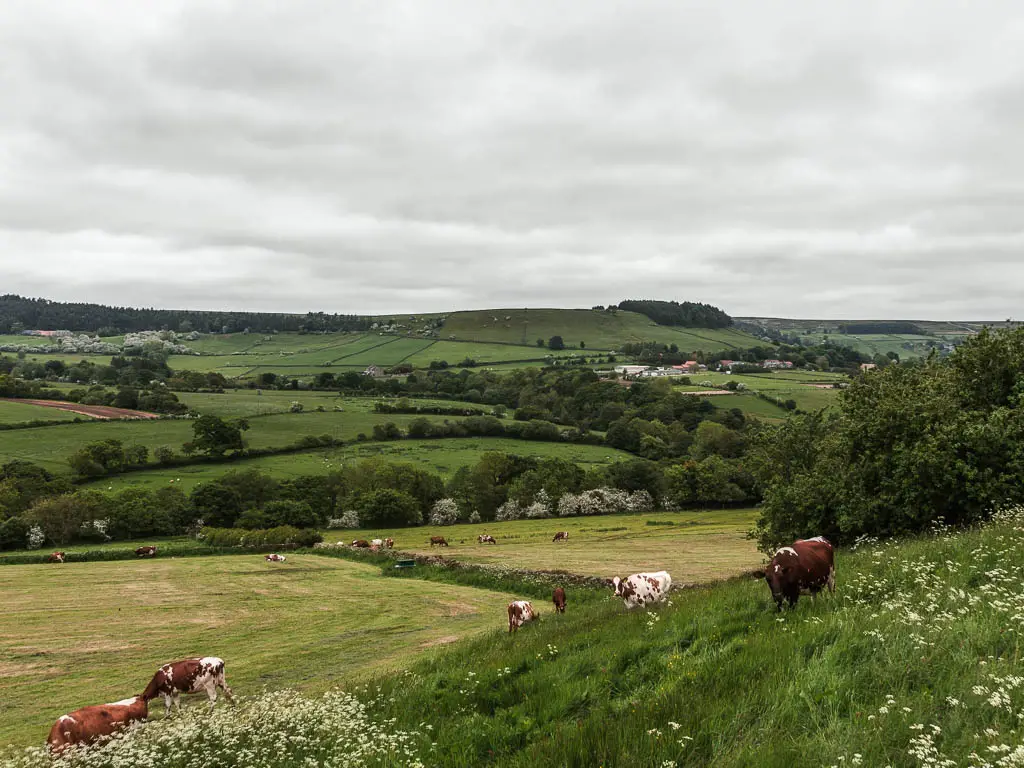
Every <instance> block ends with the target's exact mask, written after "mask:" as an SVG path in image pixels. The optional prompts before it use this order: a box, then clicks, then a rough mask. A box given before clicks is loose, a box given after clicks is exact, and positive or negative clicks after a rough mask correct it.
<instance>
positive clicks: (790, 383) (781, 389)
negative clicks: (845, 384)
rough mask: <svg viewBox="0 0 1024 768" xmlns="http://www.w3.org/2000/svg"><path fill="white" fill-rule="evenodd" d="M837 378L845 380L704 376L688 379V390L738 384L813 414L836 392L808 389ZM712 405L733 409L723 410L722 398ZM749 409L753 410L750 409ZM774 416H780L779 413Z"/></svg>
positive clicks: (831, 400)
mask: <svg viewBox="0 0 1024 768" xmlns="http://www.w3.org/2000/svg"><path fill="white" fill-rule="evenodd" d="M837 378H839V379H845V378H846V377H834V376H829V375H828V374H820V373H815V374H813V375H804V374H803V373H802V372H799V371H797V372H792V371H790V372H786V373H773V374H764V375H756V376H748V375H742V374H726V373H712V372H705V373H695V374H692V375H691V376H690V382H691V386H690V389H694V388H701V387H700V383H701V382H711V383H712V384H714V385H715V386H721V385H722V384H725V383H727V382H729V381H736V382H742V383H743V384H745V385H746V386H747V389H749V390H751V391H753V392H763V393H764V394H766V395H770V396H771V397H780V398H782V399H783V400H789V399H793V400H796V404H797V407H798V408H800V409H801V410H805V411H816V410H818V409H820V408H827V407H829V406H830V405H832V404H833V403H834V402H835V398H836V397H837V396H838V394H839V390H838V389H818V388H817V387H814V386H811V385H812V384H815V383H830V382H832V381H835V380H837ZM713 402H714V403H715V405H717V406H720V407H729V408H731V407H733V406H732V405H728V406H726V403H727V402H728V399H727V398H724V397H722V398H713ZM763 406H768V408H769V409H771V408H773V406H772V405H771V404H770V403H763V405H762V406H757V407H758V408H761V407H763ZM751 407H752V408H753V406H751ZM744 410H746V409H744ZM751 412H752V413H754V412H755V411H753V410H752V411H751ZM762 413H763V415H768V413H767V412H766V411H763V412H762ZM776 415H784V414H783V413H782V412H781V411H779V413H778V414H776Z"/></svg>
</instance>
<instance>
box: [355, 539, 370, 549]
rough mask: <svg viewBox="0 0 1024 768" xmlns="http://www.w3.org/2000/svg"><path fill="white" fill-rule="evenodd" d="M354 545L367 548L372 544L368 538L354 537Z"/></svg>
mask: <svg viewBox="0 0 1024 768" xmlns="http://www.w3.org/2000/svg"><path fill="white" fill-rule="evenodd" d="M352 546H353V547H358V548H359V549H366V548H368V547H369V546H370V542H368V541H367V540H366V539H353V540H352Z"/></svg>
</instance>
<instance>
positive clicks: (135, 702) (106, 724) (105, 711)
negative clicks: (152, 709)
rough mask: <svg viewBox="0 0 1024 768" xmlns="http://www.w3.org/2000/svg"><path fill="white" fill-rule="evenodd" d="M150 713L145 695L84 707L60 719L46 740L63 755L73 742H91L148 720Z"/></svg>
mask: <svg viewBox="0 0 1024 768" xmlns="http://www.w3.org/2000/svg"><path fill="white" fill-rule="evenodd" d="M148 715H149V705H148V701H147V699H146V698H145V697H143V696H133V697H132V698H130V699H124V700H123V701H115V702H114V703H113V704H97V705H95V706H91V707H82V708H81V709H76V710H75V711H74V712H69V713H68V714H66V715H61V716H60V717H59V718H57V722H55V723H54V724H53V727H52V728H51V729H50V735H49V736H47V737H46V743H47V744H48V745H49V747H50V750H51V751H52V752H54V753H56V754H60V753H61V752H63V751H64V750H65V749H66V748H67V747H69V746H71V745H72V744H91V743H92V742H94V741H96V740H97V739H100V738H102V737H104V736H110V735H111V734H113V733H114V732H115V731H116V730H118V729H119V728H124V727H125V726H127V725H128V724H129V723H132V722H134V721H136V720H145V719H146V717H147V716H148Z"/></svg>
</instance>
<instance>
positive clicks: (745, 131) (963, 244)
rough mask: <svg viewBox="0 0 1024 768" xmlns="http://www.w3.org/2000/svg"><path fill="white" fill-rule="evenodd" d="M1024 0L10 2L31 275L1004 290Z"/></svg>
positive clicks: (357, 283) (408, 297)
mask: <svg viewBox="0 0 1024 768" xmlns="http://www.w3.org/2000/svg"><path fill="white" fill-rule="evenodd" d="M1014 9H1015V6H1014V5H1012V3H1011V0H1005V1H1004V2H983V3H975V4H971V6H970V7H967V6H963V5H962V4H959V3H953V2H936V3H930V4H928V6H927V7H924V6H921V5H920V4H918V3H911V2H893V1H883V0H878V1H877V2H869V3H858V4H828V5H827V6H825V5H820V6H816V5H812V6H808V5H807V4H792V3H788V2H760V1H758V2H754V1H753V0H750V1H749V2H740V1H739V0H728V1H727V2H722V3H715V4H698V3H672V4H668V3H654V2H625V0H622V1H621V2H620V1H617V0H595V1H594V2H592V3H587V4H586V5H585V6H583V5H579V6H564V5H562V6H559V5H552V4H550V3H541V2H523V3H516V4H514V5H496V4H490V3H486V4H485V3H474V2H470V1H469V0H464V1H463V0H443V1H441V0H439V2H435V3H430V4H424V3H417V2H412V1H411V0H407V1H406V2H400V3H389V4H373V3H341V4H339V3H335V2H328V1H327V0H315V1H313V2H309V3H303V4H302V5H301V6H296V5H294V4H292V5H288V4H280V3H276V2H270V0H255V1H253V2H247V3H241V2H238V0H224V2H218V3H208V2H200V0H175V1H174V2H171V1H170V0H168V1H167V2H161V3H159V4H137V3H131V2H127V0H123V1H122V0H118V1H117V2H114V1H113V0H112V2H111V3H109V4H106V3H105V4H103V5H102V6H98V7H97V6H92V7H90V8H88V9H86V8H84V7H83V6H82V5H81V4H80V3H76V2H74V1H73V0H54V2H52V3H46V4H38V3H30V2H29V0H19V1H16V2H12V3H7V4H4V6H3V7H2V8H0V71H2V72H3V77H4V82H5V87H4V89H3V91H2V92H0V288H2V290H4V291H16V292H21V293H25V294H30V295H43V296H49V297H53V298H58V299H77V300H95V301H105V302H111V303H118V304H123V303H139V304H146V305H162V306H186V307H204V308H217V307H221V306H224V307H227V306H230V307H231V308H252V309H262V310H286V311H304V310H307V309H326V310H330V311H342V312H396V311H413V312H421V311H430V310H446V309H456V308H462V307H488V306H501V305H511V306H539V305H549V306H550V305H565V306H590V305H591V304H594V303H606V302H608V301H612V300H615V299H618V298H624V297H627V296H652V297H662V298H676V299H694V300H701V301H710V302H713V303H716V304H719V305H721V306H722V307H723V308H725V309H726V310H727V311H729V312H731V313H733V314H736V315H746V314H766V315H787V314H791V315H792V314H796V315H804V316H811V315H820V316H824V317H869V316H877V317H910V316H914V317H921V318H951V317H972V318H978V317H985V316H992V317H994V318H995V319H1000V318H1003V317H1004V316H1008V315H1012V314H1014V312H1015V308H1016V306H1017V304H1018V301H1019V300H1018V298H1017V297H1016V296H1015V295H1014V293H1013V291H1012V290H1010V288H1011V287H1012V286H1013V285H1019V284H1020V280H1021V278H1024V270H1022V269H1021V268H1020V267H1019V266H1018V263H1019V261H1020V260H1019V258H1018V256H1019V254H1020V253H1021V246H1022V244H1024V243H1022V230H1021V226H1020V223H1019V210H1020V204H1021V202H1022V197H1024V187H1022V184H1021V181H1020V173H1021V171H1024V142H1021V141H1020V139H1019V137H1018V134H1019V123H1020V120H1019V117H1020V115H1021V114H1022V109H1024V106H1022V105H1024V30H1022V29H1021V28H1020V27H1019V26H1014V25H1011V24H1006V23H1005V20H1006V18H1007V17H1008V15H1009V14H1012V12H1013V11H1014Z"/></svg>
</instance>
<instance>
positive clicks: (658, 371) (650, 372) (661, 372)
mask: <svg viewBox="0 0 1024 768" xmlns="http://www.w3.org/2000/svg"><path fill="white" fill-rule="evenodd" d="M639 375H640V376H644V377H647V378H650V377H654V376H678V375H679V371H677V370H676V369H675V367H672V368H648V369H647V370H645V371H640V374H639Z"/></svg>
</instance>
